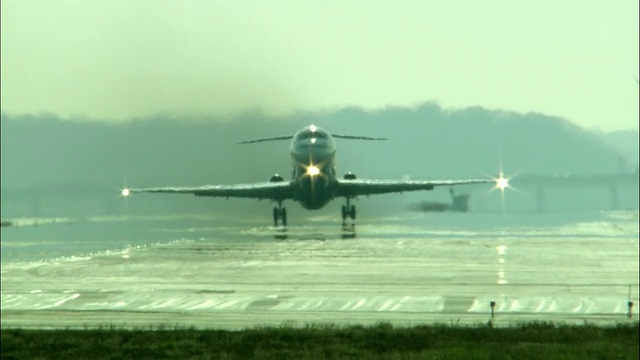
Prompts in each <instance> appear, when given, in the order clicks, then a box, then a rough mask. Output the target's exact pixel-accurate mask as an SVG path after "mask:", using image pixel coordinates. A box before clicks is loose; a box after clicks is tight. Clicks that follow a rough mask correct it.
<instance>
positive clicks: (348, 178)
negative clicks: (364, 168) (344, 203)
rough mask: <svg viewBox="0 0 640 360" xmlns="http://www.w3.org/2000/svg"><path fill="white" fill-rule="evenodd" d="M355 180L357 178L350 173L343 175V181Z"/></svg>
mask: <svg viewBox="0 0 640 360" xmlns="http://www.w3.org/2000/svg"><path fill="white" fill-rule="evenodd" d="M357 178H358V177H357V176H356V174H354V173H352V172H351V171H349V172H348V173H346V174H345V175H344V179H345V180H355V179H357Z"/></svg>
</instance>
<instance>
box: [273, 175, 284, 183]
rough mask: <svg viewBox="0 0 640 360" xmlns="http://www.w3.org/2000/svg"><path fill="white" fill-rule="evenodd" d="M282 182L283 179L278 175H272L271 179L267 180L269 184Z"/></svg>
mask: <svg viewBox="0 0 640 360" xmlns="http://www.w3.org/2000/svg"><path fill="white" fill-rule="evenodd" d="M282 181H284V178H283V177H282V176H280V175H278V174H275V175H273V176H272V177H270V178H269V182H272V183H275V182H282Z"/></svg>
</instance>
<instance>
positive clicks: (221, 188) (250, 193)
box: [122, 181, 293, 200]
mask: <svg viewBox="0 0 640 360" xmlns="http://www.w3.org/2000/svg"><path fill="white" fill-rule="evenodd" d="M131 193H165V194H193V195H195V196H213V197H226V198H230V197H234V198H253V199H269V200H287V199H293V189H292V186H291V183H290V182H288V181H281V182H263V183H255V184H237V185H205V186H199V187H153V188H141V189H135V188H134V189H124V190H122V195H124V196H128V195H129V194H131Z"/></svg>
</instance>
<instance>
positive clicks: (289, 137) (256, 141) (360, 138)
mask: <svg viewBox="0 0 640 360" xmlns="http://www.w3.org/2000/svg"><path fill="white" fill-rule="evenodd" d="M331 136H333V137H334V138H336V139H349V140H387V138H381V137H372V136H356V135H338V134H331ZM293 137H294V135H285V136H275V137H268V138H261V139H254V140H243V141H240V142H239V143H238V144H253V143H259V142H266V141H280V140H291V139H293Z"/></svg>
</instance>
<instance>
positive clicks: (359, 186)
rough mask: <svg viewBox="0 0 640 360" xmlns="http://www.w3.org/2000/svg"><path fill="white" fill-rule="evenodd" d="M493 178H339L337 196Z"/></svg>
mask: <svg viewBox="0 0 640 360" xmlns="http://www.w3.org/2000/svg"><path fill="white" fill-rule="evenodd" d="M495 182H496V181H495V180H491V179H462V180H423V181H421V180H407V181H403V180H364V179H362V180H361V179H349V180H347V179H344V180H342V179H339V180H338V186H337V191H336V196H345V197H355V196H358V195H373V194H388V193H401V192H405V191H417V190H433V188H434V187H436V186H454V185H469V184H486V183H495Z"/></svg>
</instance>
